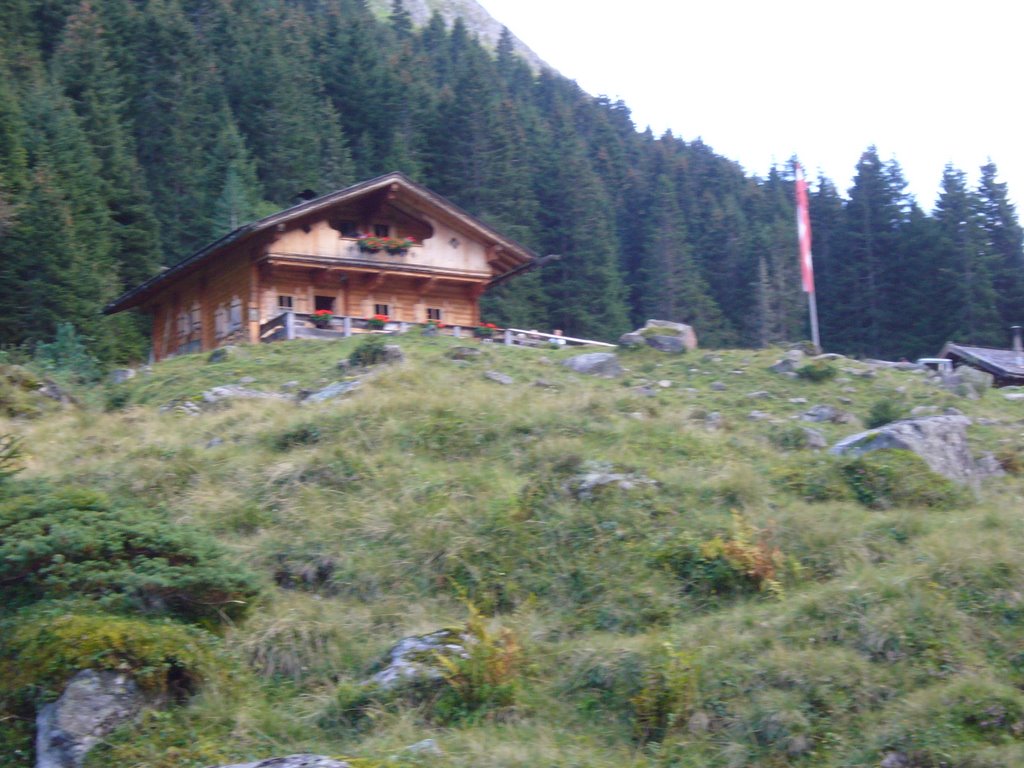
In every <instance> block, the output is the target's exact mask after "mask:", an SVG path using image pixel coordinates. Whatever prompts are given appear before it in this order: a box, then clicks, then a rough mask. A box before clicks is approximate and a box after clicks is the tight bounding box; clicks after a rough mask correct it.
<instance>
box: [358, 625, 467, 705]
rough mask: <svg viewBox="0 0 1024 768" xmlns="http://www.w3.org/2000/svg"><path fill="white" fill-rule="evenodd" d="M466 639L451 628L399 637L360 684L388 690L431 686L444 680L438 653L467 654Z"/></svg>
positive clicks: (443, 654) (461, 655)
mask: <svg viewBox="0 0 1024 768" xmlns="http://www.w3.org/2000/svg"><path fill="white" fill-rule="evenodd" d="M467 642H468V639H467V638H466V637H464V636H463V635H461V634H459V633H458V632H457V631H455V630H452V629H442V630H439V631H437V632H431V633H430V634H427V635H414V636H412V637H406V638H403V639H402V640H399V641H398V642H397V643H396V644H395V645H394V646H392V648H391V650H389V651H388V652H387V656H386V657H385V659H384V662H383V668H382V669H381V670H380V671H379V672H377V673H376V674H375V675H373V676H372V677H371V678H369V679H368V680H364V681H363V685H367V686H374V687H376V688H377V689H378V690H381V691H388V692H392V691H399V690H402V689H408V688H421V687H431V686H433V685H435V684H438V683H440V682H441V681H442V680H444V672H443V671H442V670H441V667H440V664H438V662H437V657H438V655H441V656H447V657H449V658H452V657H455V658H462V659H465V658H469V654H468V653H467V652H466V643H467Z"/></svg>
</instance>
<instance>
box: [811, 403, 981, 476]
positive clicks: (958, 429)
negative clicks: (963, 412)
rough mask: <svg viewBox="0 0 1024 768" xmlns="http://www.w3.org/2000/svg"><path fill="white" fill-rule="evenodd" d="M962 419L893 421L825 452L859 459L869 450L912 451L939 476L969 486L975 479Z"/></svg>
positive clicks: (960, 417) (937, 417) (939, 417)
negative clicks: (892, 449) (893, 449)
mask: <svg viewBox="0 0 1024 768" xmlns="http://www.w3.org/2000/svg"><path fill="white" fill-rule="evenodd" d="M970 423H971V420H970V419H968V418H967V417H965V416H929V417H926V418H922V419H905V420H903V421H894V422H893V423H892V424H886V425H885V426H882V427H879V428H878V429H869V430H867V431H866V432H859V433H857V434H856V435H851V436H850V437H847V438H844V439H843V440H840V441H839V442H838V443H836V444H835V445H834V446H832V448H831V449H830V450H829V453H832V454H836V455H841V456H862V455H864V454H865V453H870V452H871V451H881V450H885V449H890V448H895V449H900V450H904V451H913V452H914V453H916V454H917V455H918V456H920V457H921V458H922V459H923V460H924V463H925V464H927V465H928V467H929V468H930V469H931V470H932V471H933V472H936V473H938V474H940V475H942V476H943V477H948V478H949V479H950V480H955V481H957V482H959V483H969V482H971V481H973V480H974V479H975V478H976V476H977V470H976V468H975V463H974V457H973V456H971V449H970V447H969V446H968V444H967V427H968V426H969V425H970Z"/></svg>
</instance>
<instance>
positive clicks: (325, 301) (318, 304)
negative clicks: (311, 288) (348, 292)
mask: <svg viewBox="0 0 1024 768" xmlns="http://www.w3.org/2000/svg"><path fill="white" fill-rule="evenodd" d="M322 309H326V310H327V311H328V312H334V297H333V296H314V297H313V311H314V312H319V311H320V310H322Z"/></svg>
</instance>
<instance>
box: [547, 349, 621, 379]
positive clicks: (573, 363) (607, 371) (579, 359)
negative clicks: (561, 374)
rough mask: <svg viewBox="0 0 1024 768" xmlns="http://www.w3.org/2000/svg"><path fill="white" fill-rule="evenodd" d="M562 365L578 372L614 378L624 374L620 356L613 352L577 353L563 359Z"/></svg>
mask: <svg viewBox="0 0 1024 768" xmlns="http://www.w3.org/2000/svg"><path fill="white" fill-rule="evenodd" d="M562 365H564V366H565V367H566V368H569V369H570V370H573V371H575V372H576V373H584V374H587V375H588V376H603V377H605V378H607V379H613V378H615V377H616V376H621V375H622V366H621V365H619V358H618V357H617V356H616V355H615V354H614V353H613V352H590V353H588V354H585V355H576V356H575V357H570V358H568V359H566V360H563V361H562Z"/></svg>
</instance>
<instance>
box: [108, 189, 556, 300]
mask: <svg viewBox="0 0 1024 768" xmlns="http://www.w3.org/2000/svg"><path fill="white" fill-rule="evenodd" d="M374 194H380V195H382V196H384V198H386V200H387V202H388V203H389V204H391V205H394V206H395V207H397V208H399V209H400V210H405V211H407V212H409V213H410V214H413V215H414V214H415V213H417V212H419V213H422V214H426V215H428V216H432V217H435V218H436V219H438V220H439V221H443V222H445V223H447V224H449V225H453V226H454V227H455V228H457V229H460V230H462V231H465V232H466V233H467V234H469V235H471V236H474V237H476V238H477V239H478V240H480V241H481V242H483V243H484V244H485V245H486V246H487V247H488V249H489V250H490V252H491V253H492V258H491V265H492V268H493V269H494V272H493V273H491V274H487V275H480V276H479V277H475V278H474V279H475V280H483V281H489V280H492V279H498V278H503V277H504V276H506V275H509V274H510V273H519V272H522V271H526V270H528V269H529V268H530V267H531V266H532V265H534V264H535V263H536V262H537V261H538V258H537V254H536V253H534V252H533V251H532V250H530V249H529V248H526V247H525V246H523V245H520V244H519V243H517V242H515V241H514V240H510V239H509V238H507V237H505V236H504V235H502V234H500V233H499V232H497V231H495V230H494V229H492V228H491V227H490V226H488V225H487V224H485V223H484V222H482V221H481V220H480V219H478V218H476V217H475V216H473V215H471V214H469V213H467V212H466V211H464V210H463V209H462V208H460V207H459V206H457V205H456V204H455V203H453V202H451V201H450V200H448V199H447V198H445V197H442V196H441V195H439V194H437V193H436V192H432V191H431V190H429V189H427V188H426V187H424V186H422V185H420V184H417V183H416V182H414V181H413V180H412V179H410V178H408V177H407V176H406V175H405V174H402V173H397V172H395V173H388V174H385V175H383V176H378V177H377V178H375V179H370V180H369V181H364V182H361V183H359V184H355V185H353V186H351V187H347V188H345V189H342V190H338V191H337V192H332V193H330V194H327V195H323V196H321V197H317V198H315V199H313V200H309V201H306V202H302V203H300V204H298V205H294V206H292V207H291V208H286V209H284V210H282V211H279V212H277V213H274V214H271V215H270V216H267V217H265V218H262V219H260V220H259V221H254V222H252V223H250V224H246V225H244V226H242V227H239V228H238V229H236V230H235V231H233V232H231V233H229V234H227V235H225V236H224V237H222V238H220V239H219V240H216V241H214V242H212V243H210V244H209V245H207V246H206V247H205V248H202V249H201V250H199V251H196V252H195V253H194V254H192V255H191V256H189V257H188V258H186V259H184V260H182V261H180V262H178V263H177V264H175V265H174V266H173V267H170V268H168V269H165V270H164V271H163V272H161V273H160V274H158V275H154V276H153V277H151V278H150V279H149V280H147V281H146V282H144V283H142V284H141V285H139V286H136V287H135V288H133V289H131V290H130V291H127V292H125V293H124V294H122V295H121V296H119V297H118V298H117V299H115V300H114V301H112V302H110V303H109V304H108V305H107V306H106V307H104V309H103V313H104V314H107V315H110V314H114V313H116V312H122V311H124V310H126V309H132V308H133V307H137V306H139V305H141V304H144V303H146V302H147V301H149V300H150V299H151V298H152V297H154V296H155V295H156V294H157V293H159V292H160V291H162V290H163V289H165V288H166V287H167V286H169V285H171V284H172V283H174V282H176V281H177V280H179V279H181V278H183V277H186V276H187V275H189V274H192V273H194V272H196V271H197V270H199V269H201V268H202V267H204V266H206V265H207V264H209V263H210V262H211V261H213V260H214V259H216V258H217V257H218V256H221V255H223V254H225V253H227V252H229V251H232V250H234V249H236V248H239V247H241V246H243V245H245V244H249V243H253V242H255V241H257V239H258V238H259V237H261V236H264V235H266V234H267V233H273V232H277V231H280V230H281V229H282V228H286V227H288V226H289V225H290V224H294V223H296V222H298V221H301V220H303V219H306V218H309V217H313V216H315V215H316V214H318V213H321V212H323V211H326V210H328V209H330V208H332V207H334V206H336V205H339V204H341V203H349V202H353V201H355V200H358V199H360V198H364V197H368V196H371V195H374Z"/></svg>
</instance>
